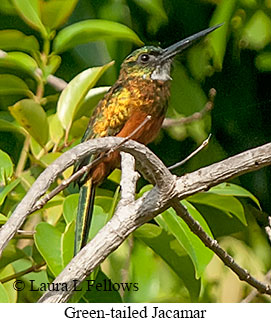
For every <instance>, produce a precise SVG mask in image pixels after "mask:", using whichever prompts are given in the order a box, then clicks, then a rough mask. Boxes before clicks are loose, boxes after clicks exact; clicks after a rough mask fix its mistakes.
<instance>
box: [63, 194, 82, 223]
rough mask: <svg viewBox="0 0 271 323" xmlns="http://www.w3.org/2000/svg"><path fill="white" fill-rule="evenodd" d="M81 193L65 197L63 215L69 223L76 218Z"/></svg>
mask: <svg viewBox="0 0 271 323" xmlns="http://www.w3.org/2000/svg"><path fill="white" fill-rule="evenodd" d="M78 199H79V194H71V195H69V196H67V197H66V198H65V201H64V204H63V216H64V219H65V221H66V223H67V224H69V223H71V222H72V221H74V220H75V219H76V215H77V206H78Z"/></svg>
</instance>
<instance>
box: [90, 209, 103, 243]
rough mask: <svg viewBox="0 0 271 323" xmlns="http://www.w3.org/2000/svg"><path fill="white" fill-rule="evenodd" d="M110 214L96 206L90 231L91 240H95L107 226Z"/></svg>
mask: <svg viewBox="0 0 271 323" xmlns="http://www.w3.org/2000/svg"><path fill="white" fill-rule="evenodd" d="M107 219H108V214H107V213H105V212H104V210H103V209H102V208H101V207H100V206H97V205H94V208H93V214H92V220H91V226H90V231H89V239H93V238H94V237H95V236H96V234H97V233H98V232H99V231H100V230H101V228H102V227H103V226H104V225H105V224H106V222H107Z"/></svg>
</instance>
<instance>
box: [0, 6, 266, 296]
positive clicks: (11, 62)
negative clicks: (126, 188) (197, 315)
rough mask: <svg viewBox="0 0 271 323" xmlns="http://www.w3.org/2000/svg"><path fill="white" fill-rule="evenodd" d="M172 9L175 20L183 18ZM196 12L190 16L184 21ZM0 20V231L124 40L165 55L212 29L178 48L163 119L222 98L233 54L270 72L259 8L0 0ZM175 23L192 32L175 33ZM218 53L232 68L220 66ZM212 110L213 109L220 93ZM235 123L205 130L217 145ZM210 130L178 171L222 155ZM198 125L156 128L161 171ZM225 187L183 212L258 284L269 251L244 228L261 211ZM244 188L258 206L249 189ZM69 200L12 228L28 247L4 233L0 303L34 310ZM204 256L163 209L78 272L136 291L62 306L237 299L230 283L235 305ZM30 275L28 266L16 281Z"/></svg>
mask: <svg viewBox="0 0 271 323" xmlns="http://www.w3.org/2000/svg"><path fill="white" fill-rule="evenodd" d="M263 3H264V4H263ZM181 12H187V13H188V15H186V16H189V18H187V17H186V16H185V15H182V14H181ZM195 12H196V13H197V15H199V17H200V18H199V19H195V18H194V14H195ZM211 13H212V18H211V20H210V21H209V18H210V15H211ZM0 17H1V19H0V29H1V30H0V49H1V51H0V148H1V149H0V212H1V213H0V224H4V223H5V222H6V221H7V219H8V217H9V216H10V215H11V213H12V211H13V210H14V208H15V207H16V205H17V204H18V203H19V202H20V200H21V199H22V198H23V196H24V195H25V194H26V192H27V191H28V190H29V188H30V187H31V185H32V184H33V182H34V181H35V179H36V178H37V176H38V175H39V174H40V173H41V172H42V171H43V170H44V169H45V168H46V167H47V166H48V165H49V164H50V163H51V162H53V161H54V160H55V159H56V158H57V157H59V156H60V155H61V154H62V153H63V152H64V151H65V150H66V149H67V147H72V146H74V145H76V144H78V143H79V141H80V138H81V136H82V135H83V133H84V130H85V128H86V126H87V123H88V119H89V116H90V115H91V113H92V111H93V109H94V107H95V105H96V104H97V102H98V101H99V100H100V98H101V97H102V96H103V95H104V93H105V92H106V91H107V90H108V85H109V84H112V82H113V81H114V80H115V78H116V75H117V71H118V69H119V65H120V63H121V61H122V60H123V58H124V57H125V56H126V55H127V54H129V52H130V51H131V49H132V45H133V44H134V45H136V46H141V45H142V44H143V42H142V40H141V39H144V40H145V42H148V43H151V42H152V43H155V42H156V43H158V41H162V44H163V43H164V44H165V45H168V44H170V43H173V42H174V41H175V40H176V41H177V40H179V39H180V38H183V36H184V35H188V34H192V33H193V32H196V31H199V30H200V29H203V28H205V27H207V25H208V23H209V24H210V25H214V24H217V23H221V22H224V26H223V27H222V28H220V29H219V30H217V31H216V32H215V33H213V34H210V36H209V37H208V41H207V42H206V41H205V42H202V43H200V44H198V45H196V46H194V47H193V48H191V49H189V51H188V53H187V54H186V64H182V65H181V64H176V66H175V69H174V72H173V79H174V81H173V84H172V98H171V104H170V107H169V110H168V116H169V117H174V118H176V117H181V116H188V115H191V114H192V113H194V112H196V111H199V110H201V109H202V108H203V106H204V104H205V103H206V99H207V98H206V94H205V91H206V89H207V87H208V84H209V85H211V86H214V87H218V88H222V89H223V85H224V86H226V85H227V83H226V81H225V83H223V81H224V80H223V75H224V73H221V71H222V72H223V71H224V70H222V68H223V66H224V64H225V65H226V66H228V68H229V69H232V68H234V67H235V66H236V62H235V61H236V60H237V58H238V57H239V58H240V57H241V56H242V55H243V52H244V53H246V52H247V49H249V50H253V51H254V52H253V53H254V61H255V66H254V65H253V64H252V66H249V68H250V72H249V73H250V74H249V75H251V74H252V73H255V69H256V68H257V69H258V71H257V73H259V74H261V73H262V72H267V71H269V72H270V71H271V52H270V41H271V28H270V25H271V16H270V4H269V2H268V1H265V2H264V1H257V0H221V1H209V3H208V4H207V3H206V1H200V0H197V1H196V0H195V1H191V3H190V4H188V2H187V1H169V0H168V1H164V2H163V1H161V0H155V1H143V0H142V1H138V0H127V1H125V0H122V1H116V0H106V1H98V0H93V1H88V2H84V1H81V0H80V1H78V0H68V1H59V0H48V1H46V0H1V2H0ZM176 19H177V20H178V21H177V20H176ZM186 19H189V20H188V21H187V23H186V21H185V20H186ZM191 19H192V20H193V23H191ZM181 20H183V24H184V25H185V26H186V25H187V26H190V27H189V28H190V29H189V30H187V31H186V32H185V33H184V32H182V30H183V26H182V25H180V21H181ZM1 21H2V22H1ZM7 26H8V27H7ZM171 29H172V30H174V33H172V35H171V36H172V37H173V38H174V37H176V39H173V38H172V39H168V37H167V36H168V35H169V34H170V33H169V32H170V30H171ZM133 30H136V32H134V31H133ZM138 34H139V35H140V37H139V36H138ZM159 37H162V38H159ZM163 39H164V40H163ZM228 44H230V45H231V47H232V48H231V50H229V49H228V47H229V46H228ZM227 46H228V47H227ZM244 49H246V50H244ZM226 53H227V55H228V56H230V57H231V59H229V58H228V59H227V58H225V57H226V56H227V55H226ZM112 59H114V60H115V61H116V64H115V65H114V66H112V63H110V61H112ZM97 65H99V66H97ZM90 66H91V67H90ZM93 66H94V67H93ZM251 70H252V71H253V72H251ZM52 75H56V76H58V77H61V78H64V79H66V80H67V81H69V83H68V85H67V86H66V88H65V89H64V90H63V91H62V92H61V93H59V92H58V90H57V89H56V88H55V87H54V86H53V84H52V81H50V80H52ZM218 75H220V76H218ZM241 75H242V76H244V75H245V74H244V73H243V72H242V73H241ZM225 77H228V76H227V75H225ZM55 81H56V82H58V81H57V80H56V79H55ZM204 82H205V83H204ZM220 83H221V84H222V86H221V85H220ZM240 83H241V82H240ZM180 89H182V91H180ZM207 90H208V89H207ZM221 91H222V93H223V90H221ZM248 91H249V90H248ZM223 95H225V96H226V95H227V92H224V93H223ZM238 95H239V93H238ZM223 99H224V97H223ZM236 100H238V99H236ZM225 101H227V100H225ZM244 101H245V102H244V103H247V101H246V100H244ZM218 102H220V103H221V99H220V98H219V97H218ZM221 104H222V105H223V104H225V103H224V102H222V103H221ZM217 105H218V110H219V104H217ZM233 108H234V109H237V108H236V107H233ZM230 110H231V109H230ZM222 112H224V111H222ZM245 113H247V114H249V112H247V111H245ZM214 114H215V115H214V120H217V115H216V112H214ZM234 116H235V115H234V113H233V114H232V118H234ZM253 117H254V116H253ZM228 118H229V117H228ZM233 120H234V119H233ZM233 120H232V119H229V120H227V119H225V120H223V122H224V123H226V125H221V123H219V122H218V123H217V124H218V125H220V126H221V128H220V129H222V131H224V133H225V134H226V135H227V134H229V133H233V134H235V136H238V134H239V128H238V127H237V126H236V124H235V123H234V121H233ZM245 120H249V119H245ZM253 121H254V119H253ZM214 124H216V122H214ZM213 127H214V128H213V131H214V133H215V139H214V140H213V143H211V144H210V146H209V147H208V149H207V152H201V153H200V155H199V156H197V157H196V158H194V159H193V161H192V162H190V163H189V164H188V166H187V168H186V169H185V170H186V171H189V170H191V169H195V168H199V167H201V166H202V165H203V164H206V163H211V162H214V161H215V160H217V159H220V158H223V157H225V156H227V154H228V153H232V152H234V149H232V150H230V151H227V149H226V147H225V143H224V142H223V141H222V140H220V139H219V138H220V137H219V133H218V130H217V129H218V126H217V128H216V126H213ZM246 127H247V126H246ZM210 128H211V117H210V115H207V116H205V117H204V118H203V119H201V120H199V121H196V122H193V123H191V124H189V125H185V126H176V127H172V128H170V129H169V130H167V131H163V132H161V135H160V136H159V138H158V139H157V140H156V142H155V143H154V144H152V145H151V147H152V148H153V149H154V151H156V152H157V154H158V155H160V156H161V158H162V159H164V160H165V162H166V163H167V164H170V163H173V162H174V161H177V160H178V159H180V156H181V155H178V154H176V151H180V152H182V156H186V155H187V150H192V149H193V147H192V146H193V143H196V144H198V143H200V142H201V141H202V140H204V139H205V138H206V137H207V135H208V133H209V132H210ZM246 129H247V128H246ZM252 130H253V128H252ZM262 135H263V134H259V136H262ZM248 137H249V136H248ZM249 138H250V137H249ZM191 142H193V143H192V144H191ZM252 143H254V142H253V141H252ZM169 147H171V148H169ZM241 148H244V146H242V145H241V146H240V147H239V149H241ZM170 149H172V151H169V150H170ZM241 150H242V149H241ZM71 172H72V169H68V170H66V171H65V172H64V174H63V178H67V177H68V176H69V175H70V174H71ZM119 178H120V171H119V170H115V171H114V172H113V173H112V174H111V175H110V176H109V178H108V180H107V181H106V183H104V185H103V186H102V187H101V188H99V189H98V190H97V191H98V192H97V196H96V199H95V207H94V216H93V222H92V227H91V231H90V238H93V237H94V236H95V234H96V233H97V232H98V231H99V229H100V228H102V227H103V226H104V224H105V223H106V222H107V221H108V220H109V219H110V218H111V217H112V215H113V212H114V209H115V206H116V204H117V201H118V197H119ZM261 181H262V180H261ZM237 183H238V184H239V185H237V184H233V183H224V184H221V185H218V186H216V187H214V188H212V189H210V190H209V191H208V192H203V193H199V194H196V195H194V196H191V197H189V198H188V199H187V200H186V201H183V202H182V203H183V204H184V205H185V206H186V207H187V208H188V211H189V212H190V213H191V215H192V216H193V217H194V218H195V219H197V221H199V223H200V224H201V225H202V226H203V228H204V229H205V230H206V232H208V234H209V235H210V236H213V237H215V238H216V239H219V241H220V242H221V243H222V245H223V246H224V247H225V248H226V249H227V250H228V251H231V253H232V255H233V256H238V255H239V254H240V253H242V254H243V253H244V254H245V255H247V257H243V258H242V257H239V258H238V260H239V263H240V264H241V265H244V266H245V267H246V268H247V269H248V270H249V271H252V273H253V274H256V275H257V276H261V275H262V273H263V272H265V271H267V269H268V268H269V267H270V265H271V264H270V260H268V259H269V258H270V257H266V256H265V255H266V254H267V253H268V252H270V246H269V245H268V243H267V239H266V237H265V236H264V234H263V232H262V231H261V228H260V226H259V224H258V223H257V222H256V221H255V216H260V219H261V221H262V219H263V218H264V213H263V212H262V211H261V207H260V204H259V201H258V199H257V198H256V197H255V196H254V195H253V194H252V193H250V192H249V191H248V190H247V189H245V188H244V187H242V185H240V182H237ZM261 183H262V182H261ZM241 184H242V183H241ZM54 185H56V184H53V185H52V188H53V187H54ZM140 185H141V190H140V192H139V193H138V196H140V195H141V194H142V193H143V192H144V191H146V190H148V189H150V185H146V183H145V182H143V181H142V182H141V184H140ZM248 186H249V188H250V189H251V190H252V191H254V192H256V193H259V196H260V197H263V199H264V198H265V195H263V193H262V192H261V190H259V189H258V191H257V187H256V188H255V187H254V186H253V185H252V183H249V185H248ZM77 193H78V192H77V190H76V189H75V188H73V187H69V188H68V189H66V190H65V191H64V192H61V193H59V194H58V195H57V196H56V197H55V198H53V199H52V200H51V201H50V202H49V203H48V204H47V205H46V206H45V207H44V208H43V209H42V210H40V211H37V212H36V213H34V214H32V215H31V216H29V218H28V219H27V220H26V222H25V223H24V225H23V227H22V229H23V230H25V231H26V232H28V231H30V233H31V232H35V233H34V235H33V234H30V235H29V236H27V238H28V239H22V236H21V237H20V236H16V237H15V238H14V239H12V240H11V242H10V243H9V244H8V246H7V248H6V249H5V251H4V253H3V256H2V258H1V259H0V301H1V302H16V301H17V302H34V301H37V300H38V298H39V297H40V296H41V293H42V290H40V286H41V284H42V283H49V282H52V280H53V279H54V277H56V276H57V275H58V274H59V273H60V272H61V270H62V269H63V268H64V267H65V266H66V265H67V264H68V262H69V261H70V260H71V258H72V256H73V240H74V225H75V217H76V209H77V203H78V194H77ZM267 203H268V202H267ZM265 204H266V201H265ZM248 257H250V258H251V260H250V261H249V260H248ZM214 258H215V257H214ZM214 258H213V253H212V252H211V251H210V250H209V249H207V248H206V247H205V246H204V245H203V243H202V242H201V241H200V240H199V238H197V237H196V236H195V235H194V234H192V233H191V232H190V230H189V229H188V227H187V225H186V224H185V223H184V222H183V221H182V220H181V219H180V218H178V217H177V216H176V214H175V213H174V211H173V210H172V209H169V210H167V211H165V212H164V213H163V214H161V215H159V216H157V217H156V218H155V221H153V222H151V223H147V224H144V225H143V226H142V227H140V228H139V229H138V230H136V232H135V233H134V234H133V235H132V236H131V237H130V238H129V239H128V240H127V241H125V243H124V244H123V245H122V246H121V247H120V248H119V249H118V250H117V251H115V252H114V253H113V254H111V255H110V256H109V257H108V259H106V260H105V262H104V263H103V264H102V266H101V268H99V269H98V270H95V272H94V273H92V274H91V276H90V279H96V280H97V282H103V281H104V280H107V281H109V280H110V281H111V282H112V283H114V282H116V283H121V282H122V283H125V282H131V283H137V284H138V290H133V289H131V290H125V291H123V290H121V289H120V290H118V291H115V292H112V293H98V292H93V293H91V292H85V290H84V292H80V293H76V294H75V296H74V298H73V301H81V302H90V301H91V302H93V301H95V302H119V301H125V302H140V301H146V302H149V301H152V302H153V301H154V302H158V301H159V302H161V301H170V302H172V301H176V302H177V301H180V302H187V301H198V300H200V301H203V302H208V301H212V302H218V301H232V300H233V301H240V299H242V298H243V297H244V296H245V295H246V294H247V293H248V291H249V288H248V287H247V286H244V285H243V284H242V283H240V282H238V281H234V284H235V286H238V292H239V294H238V297H236V295H232V296H225V292H223V291H224V289H225V288H226V286H227V284H228V283H230V284H232V282H231V279H232V275H233V274H232V273H230V272H229V271H226V274H225V268H224V267H222V266H221V265H218V264H217V263H216V260H215V259H214ZM267 258H268V259H267ZM219 266H220V267H219ZM28 268H32V270H30V271H29V272H28V273H25V270H26V269H28ZM218 273H219V274H218ZM7 278H8V279H7ZM16 278H17V279H20V280H22V281H23V282H24V283H25V286H26V287H25V289H24V290H23V291H21V292H18V291H16V290H14V289H13V287H12V284H13V283H14V281H15V279H16ZM31 280H34V281H35V283H34V288H35V291H31V288H30V287H31ZM231 297H232V298H231ZM260 300H265V298H264V297H261V298H260Z"/></svg>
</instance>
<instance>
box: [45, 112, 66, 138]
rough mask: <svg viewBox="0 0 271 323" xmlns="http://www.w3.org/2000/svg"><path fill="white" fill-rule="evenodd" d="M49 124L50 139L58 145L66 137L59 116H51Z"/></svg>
mask: <svg viewBox="0 0 271 323" xmlns="http://www.w3.org/2000/svg"><path fill="white" fill-rule="evenodd" d="M48 123H49V133H50V138H51V140H52V141H53V142H54V143H55V144H58V143H59V141H60V140H61V138H62V137H63V136H64V131H63V128H62V125H61V123H60V121H59V119H58V117H57V114H52V115H50V116H49V117H48Z"/></svg>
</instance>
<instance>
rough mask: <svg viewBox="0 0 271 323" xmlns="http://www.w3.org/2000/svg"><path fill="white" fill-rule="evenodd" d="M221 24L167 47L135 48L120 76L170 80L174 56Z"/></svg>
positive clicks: (124, 63) (123, 66) (123, 64)
mask: <svg viewBox="0 0 271 323" xmlns="http://www.w3.org/2000/svg"><path fill="white" fill-rule="evenodd" d="M221 25H222V24H220V25H216V26H213V27H210V28H207V29H205V30H203V31H200V32H198V33H196V34H194V35H192V36H190V37H187V38H185V39H183V40H181V41H179V42H177V43H175V44H173V45H171V46H169V47H167V48H165V49H162V48H160V47H155V46H144V47H141V48H139V49H137V50H135V51H134V52H132V53H131V54H130V55H129V56H128V57H127V58H126V59H125V60H124V62H123V63H122V66H121V72H120V76H121V75H125V76H126V77H127V76H131V77H142V78H143V79H151V80H159V81H168V80H170V79H171V78H170V69H171V63H172V61H173V58H174V57H175V56H176V55H177V54H179V53H181V52H183V51H184V50H185V49H187V48H188V47H190V46H191V45H193V44H194V43H195V42H197V41H198V40H200V39H201V38H203V37H204V36H206V35H207V34H209V33H210V32H212V31H214V30H215V29H217V28H218V27H220V26H221Z"/></svg>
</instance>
